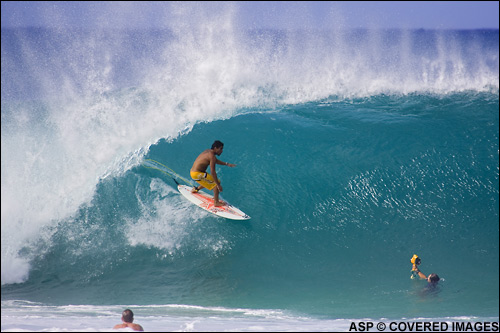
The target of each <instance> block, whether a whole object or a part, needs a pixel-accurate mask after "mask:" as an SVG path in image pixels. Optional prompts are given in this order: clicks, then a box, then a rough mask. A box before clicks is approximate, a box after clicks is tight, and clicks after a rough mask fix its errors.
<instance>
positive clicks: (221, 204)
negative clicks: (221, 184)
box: [214, 201, 226, 207]
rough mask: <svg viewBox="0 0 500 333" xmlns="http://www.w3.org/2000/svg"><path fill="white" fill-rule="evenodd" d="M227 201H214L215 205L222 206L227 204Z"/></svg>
mask: <svg viewBox="0 0 500 333" xmlns="http://www.w3.org/2000/svg"><path fill="white" fill-rule="evenodd" d="M225 205H226V203H225V202H224V201H217V202H214V206H215V207H221V206H225Z"/></svg>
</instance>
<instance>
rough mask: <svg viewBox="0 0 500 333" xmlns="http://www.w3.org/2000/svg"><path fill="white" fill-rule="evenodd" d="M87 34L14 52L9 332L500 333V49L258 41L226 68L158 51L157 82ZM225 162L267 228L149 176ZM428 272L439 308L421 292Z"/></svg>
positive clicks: (5, 99)
mask: <svg viewBox="0 0 500 333" xmlns="http://www.w3.org/2000/svg"><path fill="white" fill-rule="evenodd" d="M79 33H82V32H79ZM219 33H220V34H222V35H223V36H224V37H228V36H227V35H226V34H228V33H227V32H219ZM82 34H83V37H84V38H82V40H83V41H82V46H81V47H80V48H78V49H74V48H73V47H74V45H73V44H72V45H71V46H69V44H67V43H66V42H67V41H66V40H65V39H64V38H63V37H66V35H60V34H53V33H51V32H50V31H49V32H47V31H33V30H18V31H14V32H13V31H4V30H2V311H3V310H4V309H11V308H12V307H13V308H14V310H16V311H17V310H19V311H21V310H23V309H24V306H25V304H26V303H23V302H34V303H27V304H36V306H37V307H38V306H41V307H42V308H44V309H45V311H48V312H49V313H52V315H53V314H54V313H55V312H57V311H61V307H64V306H66V305H72V306H87V307H90V308H91V309H93V310H90V311H91V312H92V311H93V313H94V315H95V316H98V315H100V314H102V313H107V312H106V310H105V308H106V306H109V309H110V310H109V311H117V313H119V312H120V311H119V310H118V308H119V307H120V308H121V307H122V306H127V305H135V306H137V307H140V309H141V310H139V311H140V312H139V313H140V314H141V315H142V316H143V317H144V316H146V317H147V316H148V315H151V316H156V315H158V314H157V313H156V312H155V310H154V309H155V308H154V307H152V306H160V307H162V308H163V309H165V308H166V307H168V306H184V305H185V306H193V307H192V308H190V307H188V308H187V309H188V310H186V311H187V312H188V313H191V315H194V314H196V315H200V317H201V318H205V319H207V320H208V318H210V316H211V315H212V314H213V313H212V312H211V311H220V309H226V310H227V311H229V312H230V314H227V313H225V314H224V316H229V317H231V316H234V319H236V318H240V317H241V316H242V314H241V311H243V312H244V310H242V309H247V310H248V309H251V310H253V311H258V310H263V311H264V310H265V311H270V310H269V309H274V310H275V311H284V312H285V313H286V314H287V316H288V317H286V318H288V319H287V320H288V321H290V320H291V319H290V318H295V319H294V320H299V319H298V318H302V317H301V316H305V317H307V318H316V319H314V320H325V323H328V324H325V326H327V327H332V326H329V325H333V326H335V324H332V322H330V321H331V320H336V319H355V318H394V319H401V318H456V317H465V318H490V317H493V318H496V320H498V311H499V308H498V294H499V290H498V285H499V281H498V275H499V271H498V262H499V258H498V253H499V248H498V244H499V239H498V237H499V227H498V209H499V208H498V207H499V200H498V199H499V196H498V194H499V191H498V190H499V189H498V170H499V169H498V157H499V156H498V151H499V150H498V139H499V138H498V133H499V132H498V128H499V116H498V109H499V102H498V31H476V32H459V31H457V32H441V33H440V32H432V31H431V32H429V31H427V32H421V31H419V32H394V31H391V32H386V33H380V36H379V38H374V33H373V32H370V31H368V32H363V31H361V32H360V31H358V32H356V33H352V34H347V35H346V34H343V35H342V36H340V37H341V38H340V37H339V36H338V35H337V36H333V35H322V36H320V37H321V38H320V37H317V38H313V36H314V35H311V34H306V35H301V34H297V35H296V34H294V33H291V32H288V33H283V32H282V33H277V32H274V33H271V32H262V33H257V32H252V33H249V34H246V35H239V34H235V35H233V34H229V37H231V38H233V40H232V42H231V43H229V42H228V40H229V38H226V39H224V41H225V42H221V43H222V44H224V45H225V46H226V50H225V52H221V51H220V48H219V46H221V45H219V44H217V42H215V41H214V40H212V41H211V43H215V44H216V45H212V44H210V43H208V42H206V39H201V38H200V39H199V40H198V39H196V38H195V40H194V41H193V39H189V38H186V39H185V40H183V41H179V40H176V39H175V38H173V37H171V35H169V36H170V37H169V38H167V37H165V36H166V35H164V37H165V38H164V39H162V38H160V37H161V35H160V36H158V35H156V34H158V32H156V33H155V32H151V33H149V34H144V35H143V37H144V36H146V37H144V38H142V39H140V40H141V42H140V43H142V44H143V45H144V46H145V47H147V48H150V49H151V50H154V51H156V53H154V54H153V56H152V57H153V58H154V57H156V58H154V59H151V60H150V61H149V62H146V63H144V62H140V61H138V60H134V58H127V57H125V58H119V59H115V58H114V56H113V55H112V54H113V53H112V52H111V53H108V51H109V48H111V47H110V46H109V45H108V46H105V45H107V44H106V43H105V41H106V40H107V38H109V36H107V35H103V36H101V38H102V39H97V43H95V41H93V42H94V43H93V44H91V45H93V47H94V48H90V49H86V48H85V47H83V46H85V45H87V44H86V43H87V42H86V38H88V41H90V40H91V39H92V37H90V36H87V35H85V34H84V33H82ZM132 35H133V34H129V35H124V36H122V38H123V39H124V40H127V38H131V36H132ZM151 36H154V37H155V38H154V39H153V37H151ZM192 36H195V37H196V36H197V35H195V34H193V35H192ZM215 37H220V36H218V35H217V36H215ZM335 37H338V38H335ZM348 37H349V38H348ZM147 38H151V39H150V40H148V39H147ZM170 38H172V39H170ZM304 39H305V40H306V41H307V42H308V43H306V44H305V45H303V44H300V43H299V42H301V41H304ZM30 40H41V41H45V44H43V43H36V44H32V42H30ZM134 40H136V39H134ZM158 40H162V43H159V44H158V43H153V42H154V41H158ZM332 40H336V41H337V43H341V46H343V47H342V48H336V46H338V44H332V43H327V42H328V41H332ZM56 41H57V43H56ZM257 41H258V42H259V43H257ZM353 41H355V42H356V43H354V42H353ZM471 41H473V43H471ZM21 42H22V43H24V44H23V47H19V46H18V47H16V45H19V44H22V43H21ZM360 43H361V44H360ZM374 43H375V44H374ZM495 43H496V44H495ZM41 44H43V45H41ZM124 44H125V43H124ZM354 44H355V45H356V47H355V46H354ZM492 44H493V46H491V45H492ZM134 45H135V46H136V47H137V44H134ZM298 45H301V47H299V46H298ZM360 45H361V46H360ZM367 45H378V46H379V49H378V51H379V53H373V54H371V53H368V52H366V53H363V52H364V51H366V48H365V47H364V46H367ZM449 45H453V47H445V46H449ZM471 45H473V47H472V46H471ZM495 45H496V46H495ZM49 46H50V47H49ZM195 46H196V47H195ZM422 46H425V47H422ZM120 47H121V48H126V47H127V46H124V45H120ZM40 48H41V49H40ZM242 49H243V50H245V51H247V53H244V52H241V50H242ZM27 50H29V51H39V52H38V54H41V55H38V56H35V55H34V54H35V52H33V53H31V54H29V55H27V52H28V51H27ZM61 50H62V51H68V50H71V52H74V53H73V54H72V55H73V56H75V55H78V56H82V57H83V56H89V59H87V61H85V62H84V63H80V64H76V65H75V64H73V67H71V66H70V57H69V56H68V55H67V53H68V52H60V51H61ZM111 50H112V48H111ZM388 50H390V51H392V54H391V56H383V54H384V53H385V52H383V51H388ZM56 51H57V52H56ZM167 51H168V52H167ZM313 51H318V52H313ZM134 52H136V53H137V54H139V51H138V49H132V50H131V52H130V53H132V54H134ZM55 53H58V54H59V53H60V54H59V55H58V56H55ZM101 54H106V55H107V56H108V58H107V60H106V61H105V60H102V59H103V58H101ZM137 54H135V55H137ZM332 54H333V55H337V58H336V57H334V56H333V55H332ZM353 55H356V56H357V58H356V61H353V62H352V63H351V62H349V61H348V60H349V59H352V56H353ZM37 57H38V58H37ZM146 58H147V56H146V55H143V57H142V58H140V59H141V60H142V59H146ZM4 59H5V60H4ZM92 60H93V61H94V63H93V62H92ZM126 60H128V62H126ZM372 60H374V61H376V63H377V65H378V66H376V68H372V67H371V66H370V63H373V62H372ZM125 63H126V65H127V66H129V65H130V66H131V68H132V72H133V73H127V74H123V72H122V71H123V69H124V68H125V67H126V66H125ZM181 63H182V64H183V66H180V64H181ZM9 64H10V66H7V65H9ZM36 64H42V66H39V67H40V68H39V69H38V70H35V68H36V66H35V67H30V66H34V65H36ZM56 64H57V65H56ZM139 64H140V65H141V66H139ZM186 64H187V65H189V66H187V65H186ZM346 64H349V66H347V67H346V66H345V65H346ZM264 65H265V66H264ZM66 66H69V67H66ZM67 68H70V69H71V70H66V69H67ZM29 69H31V71H30V70H29ZM106 70H107V71H106ZM144 72H147V73H148V74H150V75H143V74H144ZM127 75H129V77H124V76H127ZM14 77H15V78H16V79H15V80H14V79H13V78H14ZM9 78H12V80H10V81H9ZM82 78H84V79H82ZM131 81H133V82H135V84H134V85H131V84H130V82H131ZM4 82H7V84H4ZM44 82H45V83H48V84H47V85H43V84H42V83H44ZM56 83H62V84H61V85H59V86H58V85H57V84H56ZM56 88H57V89H56ZM58 89H59V90H60V91H61V92H62V94H56V91H57V90H58ZM214 140H221V141H222V142H224V144H225V149H224V152H223V154H222V155H221V156H220V159H221V160H223V161H227V162H230V163H235V164H237V167H235V168H227V167H224V166H218V175H219V177H220V178H221V180H222V184H223V187H224V191H223V192H222V197H223V198H224V199H226V200H228V201H229V202H230V203H232V204H233V205H235V206H237V207H239V208H240V209H242V210H243V211H244V212H245V213H247V214H248V215H250V216H251V217H252V219H251V220H249V221H244V222H235V221H229V220H224V219H221V218H217V217H214V216H213V215H211V214H208V213H205V212H203V211H202V210H200V209H198V208H197V207H194V206H192V205H191V204H190V203H189V202H187V201H186V200H185V199H184V198H183V197H182V196H181V195H179V193H178V192H177V191H176V187H175V183H174V182H173V181H172V180H171V178H169V177H168V176H167V175H165V174H164V173H161V172H159V171H157V170H153V169H148V168H145V167H143V166H142V165H141V162H142V160H143V159H145V158H150V159H154V160H156V161H159V162H161V163H163V164H165V165H167V166H168V167H170V168H171V169H173V170H175V172H177V173H179V174H180V175H182V176H183V177H188V175H189V169H190V167H191V165H192V162H193V161H194V159H195V158H196V156H197V155H198V154H199V153H200V152H201V151H202V150H204V149H207V148H210V145H211V144H212V142H213V141H214ZM414 253H417V254H418V255H419V256H420V257H421V258H422V265H421V266H420V268H421V270H422V271H423V272H424V273H425V274H430V273H437V274H438V275H439V276H440V277H441V278H442V281H441V282H440V283H439V287H438V289H436V290H432V291H429V290H427V289H426V283H425V282H423V281H415V280H411V279H410V278H409V277H410V269H411V264H410V258H411V257H412V256H413V254H414ZM16 302H21V303H16ZM53 309H57V311H56V310H53ZM200 309H204V310H200ZM214 309H217V310H214ZM274 310H273V311H274ZM51 311H52V312H51ZM183 311H184V310H183ZM231 311H234V312H231ZM245 311H246V310H245ZM167 312H168V311H167ZM14 313H15V311H14ZM70 314H71V315H73V312H71V311H70V310H68V315H70ZM268 314H269V313H268ZM274 314H275V313H273V315H274ZM278 314H279V315H276V317H273V315H271V314H269V316H270V318H271V317H272V318H274V319H273V320H276V321H277V320H278V319H276V318H277V317H280V318H281V316H282V312H278ZM171 315H172V316H175V315H177V313H174V314H171ZM49 316H50V315H49ZM179 316H180V315H179ZM263 316H264V317H265V316H266V315H263ZM290 316H291V317H290ZM84 317H85V316H84ZM9 318H10V317H9ZM72 318H73V317H72ZM78 318H79V317H78V316H77V319H76V320H78ZM82 318H83V317H82ZM259 318H260V317H259ZM259 320H260V319H259ZM3 321H4V318H2V322H3ZM276 321H275V322H274V323H275V325H276V326H273V325H269V326H265V325H264V324H263V325H264V327H268V328H269V329H275V330H280V327H281V328H282V329H289V328H290V326H280V324H279V321H278V322H276ZM326 321H329V322H326ZM250 322H251V323H253V324H255V325H257V323H259V324H261V323H260V322H259V321H258V320H255V321H252V320H250ZM20 323H22V319H21V317H19V321H18V322H16V320H15V319H14V320H13V324H12V326H9V327H17V328H20V327H21V326H20V325H21V324H20ZM276 323H277V324H276ZM212 324H213V325H212V326H210V327H212V328H213V329H215V328H217V325H215V324H214V323H212ZM2 325H3V324H2ZM64 325H65V324H62V327H63V328H64V327H72V326H64ZM342 325H346V324H345V322H343V323H342ZM342 325H340V326H339V327H344V326H342ZM325 326H323V328H324V327H325ZM294 327H295V328H297V327H299V328H300V325H299V326H294ZM307 327H314V328H315V329H318V327H317V326H315V325H314V324H313V325H312V326H306V325H305V326H303V327H302V328H303V329H307ZM3 328H4V327H3ZM233 328H235V327H233ZM236 329H238V327H236Z"/></svg>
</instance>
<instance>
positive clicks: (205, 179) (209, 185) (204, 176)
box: [191, 171, 217, 190]
mask: <svg viewBox="0 0 500 333" xmlns="http://www.w3.org/2000/svg"><path fill="white" fill-rule="evenodd" d="M191 178H193V180H196V181H197V182H198V183H199V184H200V185H201V186H203V187H204V188H206V189H208V190H212V189H213V188H214V187H215V186H217V184H216V183H215V181H214V177H212V175H211V174H209V173H207V172H199V171H191Z"/></svg>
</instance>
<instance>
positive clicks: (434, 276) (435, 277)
mask: <svg viewBox="0 0 500 333" xmlns="http://www.w3.org/2000/svg"><path fill="white" fill-rule="evenodd" d="M429 281H430V282H438V281H439V276H438V275H437V274H435V273H432V274H430V275H429Z"/></svg>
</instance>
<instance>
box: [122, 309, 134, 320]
mask: <svg viewBox="0 0 500 333" xmlns="http://www.w3.org/2000/svg"><path fill="white" fill-rule="evenodd" d="M122 318H123V321H124V322H126V323H131V322H133V321H134V313H133V312H132V310H130V309H126V310H123V312H122Z"/></svg>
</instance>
